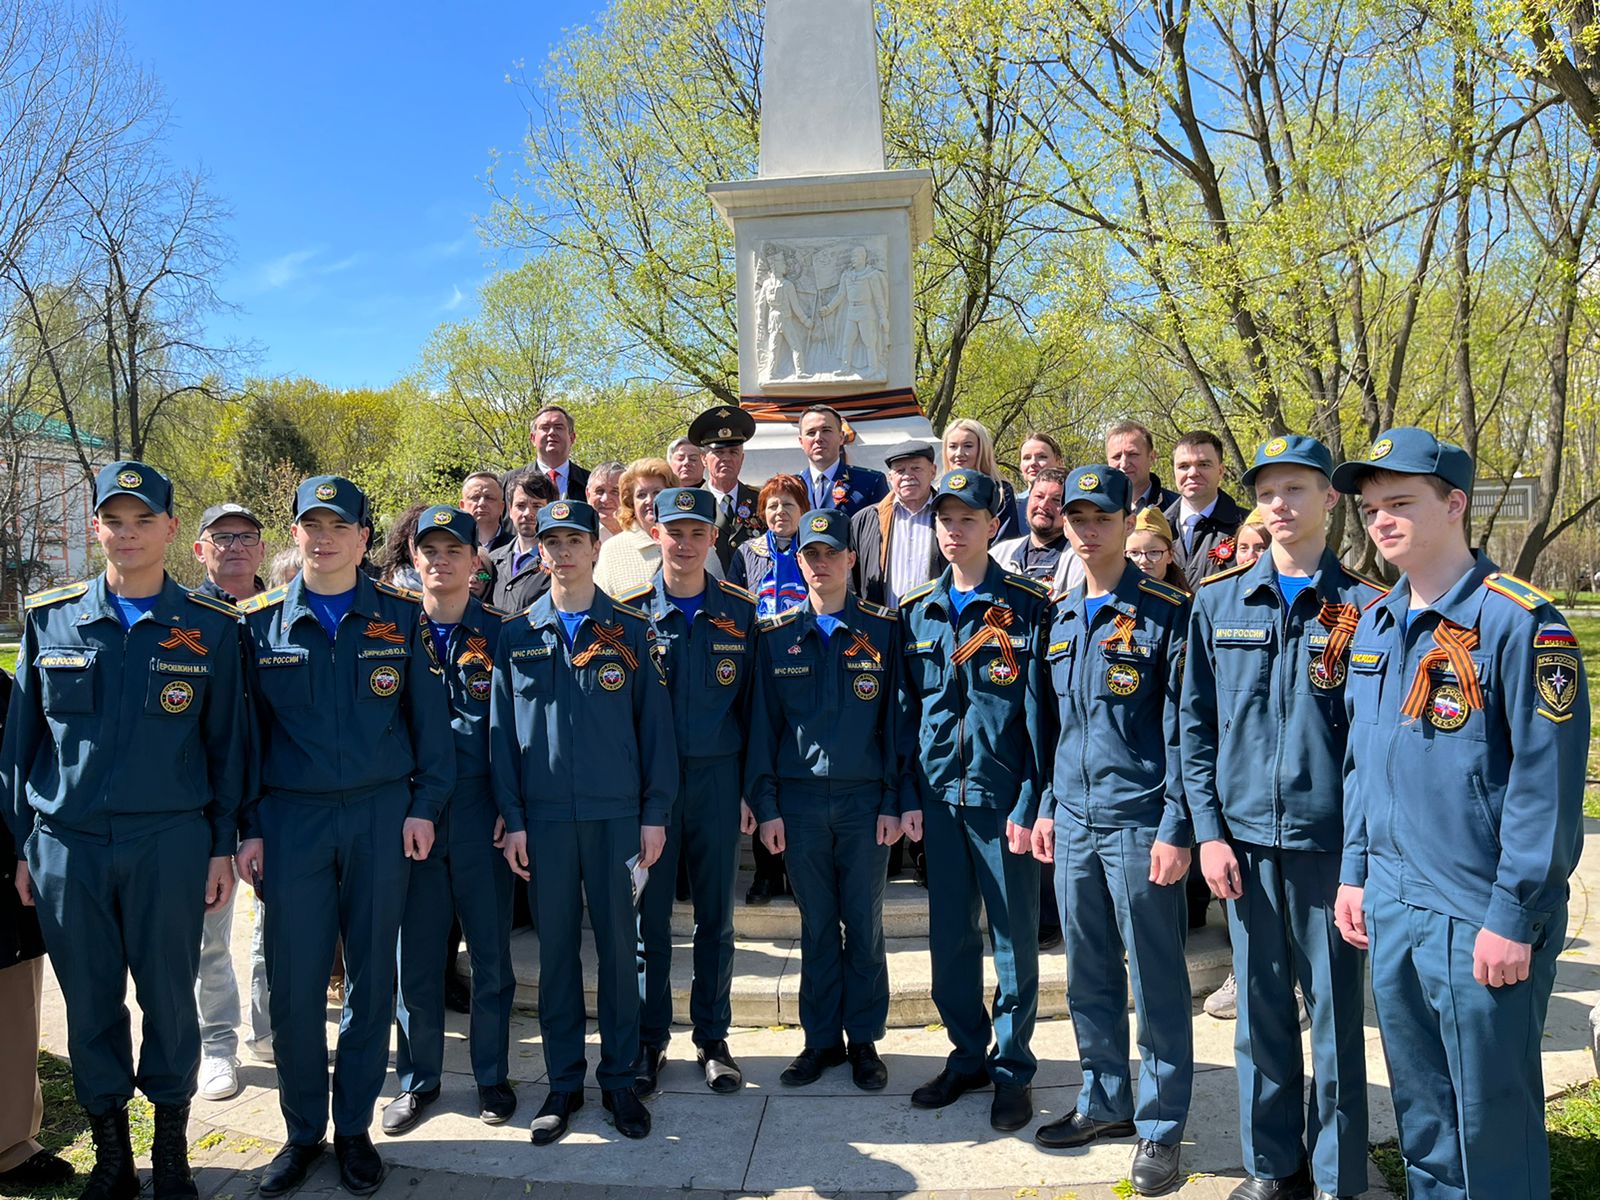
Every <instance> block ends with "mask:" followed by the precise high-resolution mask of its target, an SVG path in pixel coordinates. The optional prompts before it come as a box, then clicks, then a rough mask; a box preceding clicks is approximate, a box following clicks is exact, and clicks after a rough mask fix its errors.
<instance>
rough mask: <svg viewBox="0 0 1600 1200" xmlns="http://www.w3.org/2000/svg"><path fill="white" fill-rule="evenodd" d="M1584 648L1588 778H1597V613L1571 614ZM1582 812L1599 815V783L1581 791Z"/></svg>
mask: <svg viewBox="0 0 1600 1200" xmlns="http://www.w3.org/2000/svg"><path fill="white" fill-rule="evenodd" d="M1570 621H1571V625H1572V632H1573V633H1575V634H1577V635H1578V645H1579V647H1580V649H1581V650H1582V651H1583V670H1584V673H1585V674H1586V675H1587V676H1588V677H1589V778H1590V779H1600V617H1572V618H1570ZM1583 812H1584V815H1585V816H1588V817H1597V818H1600V785H1593V784H1591V785H1590V787H1589V788H1588V789H1587V790H1586V791H1585V792H1584V794H1583Z"/></svg>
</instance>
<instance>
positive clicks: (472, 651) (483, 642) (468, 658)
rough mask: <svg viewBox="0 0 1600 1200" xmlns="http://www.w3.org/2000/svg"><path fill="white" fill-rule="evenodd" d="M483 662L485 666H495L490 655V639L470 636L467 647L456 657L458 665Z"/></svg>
mask: <svg viewBox="0 0 1600 1200" xmlns="http://www.w3.org/2000/svg"><path fill="white" fill-rule="evenodd" d="M472 662H477V663H482V664H483V665H484V666H485V667H492V666H494V660H493V659H491V658H490V657H489V639H488V638H481V637H469V638H468V639H467V648H466V649H465V650H463V651H462V652H461V657H460V658H458V659H456V665H457V666H461V667H464V666H466V665H467V664H468V663H472Z"/></svg>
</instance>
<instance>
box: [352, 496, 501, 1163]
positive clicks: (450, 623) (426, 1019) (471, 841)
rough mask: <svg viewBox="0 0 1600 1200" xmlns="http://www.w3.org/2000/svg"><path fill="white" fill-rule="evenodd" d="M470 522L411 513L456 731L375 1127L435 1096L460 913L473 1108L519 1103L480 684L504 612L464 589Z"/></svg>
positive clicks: (438, 508)
mask: <svg viewBox="0 0 1600 1200" xmlns="http://www.w3.org/2000/svg"><path fill="white" fill-rule="evenodd" d="M476 541H477V523H476V522H475V521H474V520H473V518H472V516H471V515H470V514H468V513H465V512H462V511H461V510H460V509H457V508H451V507H450V506H448V505H444V504H440V505H435V506H434V507H433V508H430V509H427V510H425V511H424V512H423V513H422V515H421V516H420V517H418V518H417V532H416V534H415V536H414V537H413V538H412V546H411V558H412V562H413V563H414V564H415V566H416V569H417V574H418V575H419V576H420V577H421V579H422V612H423V617H424V619H425V620H426V622H427V635H428V637H429V638H430V639H431V640H432V643H433V650H434V657H435V658H437V659H438V661H439V665H440V667H441V669H442V670H443V671H444V682H445V690H446V691H447V692H448V694H449V698H450V725H451V728H452V729H453V730H454V732H455V751H456V785H455V790H454V791H453V792H452V793H451V796H450V802H449V804H447V805H446V806H445V808H444V811H443V812H441V813H440V814H439V819H438V821H437V822H436V823H435V825H434V842H433V849H432V850H431V851H430V852H429V853H428V856H427V858H424V859H421V860H419V861H417V862H414V863H412V864H411V883H410V885H409V887H408V888H407V889H406V907H405V915H404V917H403V918H402V920H401V924H400V958H399V967H398V970H399V977H400V991H399V996H398V998H397V1001H396V1004H395V1025H396V1047H397V1048H396V1053H395V1074H396V1076H397V1077H398V1078H399V1081H400V1088H401V1092H400V1095H399V1096H398V1097H396V1098H395V1099H394V1100H393V1101H391V1102H390V1103H389V1104H388V1105H387V1106H386V1107H385V1108H384V1110H383V1122H382V1127H383V1132H384V1133H386V1134H389V1135H391V1136H394V1135H396V1134H401V1133H404V1132H406V1130H408V1129H411V1128H412V1127H413V1126H415V1125H416V1124H417V1122H418V1121H419V1120H421V1119H422V1114H423V1110H424V1109H426V1108H427V1107H428V1105H430V1104H432V1103H433V1102H434V1101H435V1100H437V1099H438V1098H439V1082H440V1079H441V1076H442V1073H443V1071H444V1007H445V1006H444V983H445V965H446V960H447V959H448V958H453V957H454V954H455V945H454V943H452V942H451V941H450V940H449V938H450V929H451V918H452V917H453V916H458V917H459V918H460V921H461V930H462V932H463V933H464V934H465V935H466V939H467V952H468V955H469V957H470V958H471V961H472V1012H471V1018H472V1023H471V1028H470V1050H471V1059H472V1074H473V1078H474V1079H475V1080H476V1081H477V1085H478V1113H479V1117H480V1119H481V1120H482V1121H483V1122H484V1124H486V1125H504V1124H505V1123H506V1122H507V1121H509V1120H510V1119H511V1114H512V1113H513V1112H515V1111H516V1108H517V1096H516V1093H515V1092H513V1091H512V1090H511V1087H510V1085H509V1084H508V1083H507V1082H506V1080H507V1075H508V1073H509V1066H510V1064H509V1062H508V1057H509V1054H510V1033H511V1002H512V1000H513V999H514V998H515V997H516V993H517V980H516V976H515V975H513V974H512V972H511V868H510V867H509V866H507V865H506V861H505V858H504V856H503V855H501V853H500V851H499V850H498V849H497V848H496V845H495V843H496V839H497V837H498V831H497V829H496V826H497V824H498V823H499V813H498V810H497V809H496V808H495V803H494V795H493V793H492V791H491V790H490V787H489V692H490V679H491V678H492V675H491V672H492V671H493V668H494V648H495V644H496V642H498V641H499V637H500V625H501V622H502V621H503V620H504V618H505V614H504V613H501V612H498V611H496V610H495V609H492V608H489V607H487V606H486V605H484V604H483V603H481V602H480V601H479V600H477V599H476V598H474V597H473V595H472V592H471V587H472V572H473V564H474V559H475V550H476V544H475V543H476Z"/></svg>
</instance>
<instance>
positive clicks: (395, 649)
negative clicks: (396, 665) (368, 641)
mask: <svg viewBox="0 0 1600 1200" xmlns="http://www.w3.org/2000/svg"><path fill="white" fill-rule="evenodd" d="M410 653H411V651H410V650H409V649H407V648H406V647H405V646H363V647H362V648H361V649H360V650H359V651H358V652H357V655H356V656H357V657H358V658H405V657H406V656H407V655H408V654H410Z"/></svg>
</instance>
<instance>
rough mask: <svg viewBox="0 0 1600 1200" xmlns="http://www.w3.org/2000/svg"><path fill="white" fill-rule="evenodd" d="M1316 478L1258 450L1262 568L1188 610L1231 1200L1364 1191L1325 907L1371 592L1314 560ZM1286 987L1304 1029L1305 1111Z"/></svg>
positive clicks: (1270, 449)
mask: <svg viewBox="0 0 1600 1200" xmlns="http://www.w3.org/2000/svg"><path fill="white" fill-rule="evenodd" d="M1332 471H1333V456H1332V454H1331V453H1330V452H1329V450H1328V448H1327V447H1326V446H1324V445H1323V444H1322V443H1321V442H1319V441H1317V440H1316V439H1315V438H1311V437H1305V436H1301V435H1298V434H1292V435H1290V436H1288V437H1275V438H1272V439H1271V440H1269V441H1267V442H1264V443H1262V444H1261V446H1260V447H1258V448H1257V450H1256V454H1255V461H1254V463H1253V465H1252V466H1251V467H1250V469H1249V470H1248V471H1246V472H1245V473H1244V476H1243V478H1242V479H1241V483H1242V484H1243V485H1244V486H1245V487H1246V488H1251V489H1253V490H1254V493H1255V498H1256V501H1257V503H1258V504H1259V505H1260V506H1261V509H1262V511H1263V512H1264V513H1265V514H1266V515H1267V521H1268V524H1269V527H1270V529H1271V532H1272V545H1271V546H1270V547H1269V549H1270V553H1269V554H1263V555H1262V556H1261V558H1260V559H1259V560H1258V561H1257V562H1256V563H1255V564H1254V565H1253V566H1250V567H1240V568H1235V569H1233V570H1231V571H1226V572H1223V573H1222V574H1219V575H1212V576H1211V577H1210V578H1208V579H1207V580H1206V581H1205V583H1204V585H1203V586H1202V587H1201V588H1200V591H1199V594H1198V595H1197V596H1196V598H1195V602H1194V621H1193V625H1192V627H1191V633H1190V644H1189V666H1188V671H1187V678H1186V679H1185V680H1184V688H1183V757H1184V771H1185V781H1186V790H1187V793H1188V798H1189V805H1190V808H1191V810H1192V812H1193V816H1194V823H1195V837H1196V840H1197V841H1198V842H1199V844H1200V869H1201V872H1202V873H1203V875H1204V876H1205V879H1206V882H1207V883H1208V884H1209V885H1210V889H1211V892H1212V893H1213V894H1214V895H1216V896H1218V897H1220V898H1221V899H1224V900H1227V901H1230V903H1229V904H1228V905H1227V906H1226V907H1227V911H1228V920H1229V927H1230V930H1231V933H1232V940H1233V963H1234V977H1235V978H1236V979H1237V980H1238V988H1239V1001H1238V1014H1239V1016H1238V1025H1237V1026H1236V1028H1235V1032H1234V1051H1235V1059H1236V1062H1237V1065H1238V1082H1239V1138H1240V1143H1241V1146H1242V1152H1243V1154H1244V1166H1245V1170H1246V1171H1247V1172H1248V1173H1249V1175H1250V1178H1249V1179H1247V1180H1245V1181H1244V1183H1242V1184H1241V1185H1240V1186H1239V1187H1238V1188H1236V1189H1235V1190H1234V1192H1233V1196H1234V1197H1235V1200H1267V1198H1272V1197H1283V1196H1291V1197H1293V1196H1299V1197H1309V1196H1310V1195H1311V1193H1312V1189H1313V1188H1314V1187H1315V1188H1319V1189H1321V1191H1322V1192H1323V1193H1325V1194H1327V1195H1329V1196H1353V1195H1357V1194H1359V1193H1361V1192H1363V1191H1365V1190H1366V1180H1367V1080H1366V1052H1365V1047H1364V1042H1363V1036H1364V1035H1363V1032H1362V1005H1363V998H1362V993H1363V986H1362V978H1361V973H1362V962H1361V956H1360V955H1359V954H1358V953H1356V952H1355V950H1354V949H1353V948H1352V947H1350V946H1348V945H1346V944H1345V943H1344V942H1343V941H1342V940H1341V939H1339V938H1338V937H1336V936H1335V933H1336V930H1335V927H1334V923H1333V916H1334V914H1333V903H1334V900H1335V898H1336V895H1337V892H1338V883H1339V880H1338V873H1339V853H1340V849H1341V847H1342V845H1343V837H1344V829H1343V826H1344V821H1343V791H1344V754H1345V737H1346V730H1347V728H1348V725H1347V722H1346V720H1345V715H1344V699H1345V694H1344V693H1345V686H1346V684H1345V681H1346V679H1347V678H1348V677H1349V668H1350V662H1349V648H1350V639H1351V636H1352V635H1353V634H1354V633H1355V628H1356V622H1357V620H1358V619H1359V618H1360V615H1361V610H1362V609H1363V608H1364V607H1365V606H1366V605H1368V604H1370V603H1371V602H1372V601H1373V600H1375V599H1377V598H1378V597H1379V596H1380V595H1382V592H1383V589H1382V588H1381V587H1380V586H1379V585H1378V584H1376V583H1373V582H1371V581H1370V580H1366V579H1362V578H1361V577H1360V576H1358V575H1356V574H1355V573H1353V572H1352V571H1350V570H1349V569H1348V568H1346V567H1344V566H1343V565H1342V564H1341V563H1340V562H1339V559H1338V557H1337V556H1336V555H1335V554H1334V553H1333V551H1332V550H1331V549H1329V547H1328V543H1327V536H1326V533H1325V529H1326V524H1327V518H1328V513H1329V512H1330V511H1331V510H1332V508H1333V506H1334V505H1335V504H1336V503H1337V502H1338V493H1337V492H1335V491H1334V490H1333V488H1332V486H1331V484H1330V483H1329V476H1330V475H1331V473H1332ZM1297 985H1298V986H1299V988H1300V989H1301V991H1302V992H1303V994H1304V997H1305V1005H1306V1010H1307V1012H1308V1013H1309V1014H1310V1017H1311V1060H1312V1077H1313V1080H1314V1083H1313V1085H1312V1087H1311V1090H1310V1100H1309V1102H1308V1101H1307V1100H1306V1099H1305V1096H1306V1090H1305V1068H1304V1065H1303V1056H1302V1053H1301V1049H1300V1016H1299V1005H1298V1002H1297V1000H1296V998H1295V988H1296V986H1297Z"/></svg>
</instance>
